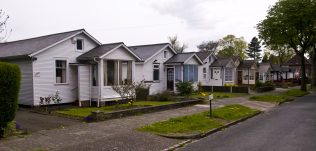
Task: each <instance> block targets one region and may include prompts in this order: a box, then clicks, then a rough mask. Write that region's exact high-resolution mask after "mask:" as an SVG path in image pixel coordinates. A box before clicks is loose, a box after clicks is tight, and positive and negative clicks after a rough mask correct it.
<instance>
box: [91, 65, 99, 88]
mask: <svg viewBox="0 0 316 151" xmlns="http://www.w3.org/2000/svg"><path fill="white" fill-rule="evenodd" d="M92 86H98V65H97V64H93V65H92Z"/></svg>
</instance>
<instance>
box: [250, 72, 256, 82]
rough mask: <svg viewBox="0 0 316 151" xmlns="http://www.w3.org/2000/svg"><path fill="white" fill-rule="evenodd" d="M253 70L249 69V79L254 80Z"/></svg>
mask: <svg viewBox="0 0 316 151" xmlns="http://www.w3.org/2000/svg"><path fill="white" fill-rule="evenodd" d="M255 74H256V73H255V70H250V71H249V80H255Z"/></svg>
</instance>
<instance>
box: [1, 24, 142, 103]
mask: <svg viewBox="0 0 316 151" xmlns="http://www.w3.org/2000/svg"><path fill="white" fill-rule="evenodd" d="M0 60H1V61H6V62H10V63H14V64H17V65H19V67H20V69H21V73H22V81H21V90H20V94H19V104H22V105H30V106H34V105H35V106H36V105H39V102H40V97H47V96H50V95H53V94H54V93H55V92H56V91H59V93H60V97H61V98H62V99H63V100H62V103H71V102H75V101H76V100H79V101H89V100H92V101H97V102H101V101H106V100H111V99H115V98H117V97H119V95H118V94H117V93H116V92H114V91H113V90H112V88H111V85H114V84H120V83H122V82H123V81H124V80H126V79H132V80H133V79H134V78H135V62H136V61H139V60H140V58H139V57H138V56H137V55H135V54H134V53H133V52H132V51H131V50H129V49H128V48H127V47H126V46H125V45H124V43H114V44H105V45H101V43H100V42H99V41H97V40H96V39H95V38H93V37H92V36H91V35H90V34H88V33H87V32H86V31H85V30H84V29H80V30H74V31H69V32H63V33H58V34H52V35H46V36H41V37H36V38H31V39H25V40H19V41H13V42H6V43H2V44H1V45H0Z"/></svg>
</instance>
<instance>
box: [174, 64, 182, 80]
mask: <svg viewBox="0 0 316 151" xmlns="http://www.w3.org/2000/svg"><path fill="white" fill-rule="evenodd" d="M175 72H176V74H175V76H176V77H175V79H176V81H181V66H175Z"/></svg>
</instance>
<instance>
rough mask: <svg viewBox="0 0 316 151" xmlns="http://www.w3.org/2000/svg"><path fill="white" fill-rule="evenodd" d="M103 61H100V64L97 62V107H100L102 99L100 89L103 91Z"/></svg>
mask: <svg viewBox="0 0 316 151" xmlns="http://www.w3.org/2000/svg"><path fill="white" fill-rule="evenodd" d="M103 65H104V60H103V59H101V60H100V62H99V98H98V103H97V106H98V107H100V101H101V99H102V89H103V85H104V79H103V77H104V74H103V73H104V70H103V69H104V67H103Z"/></svg>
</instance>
